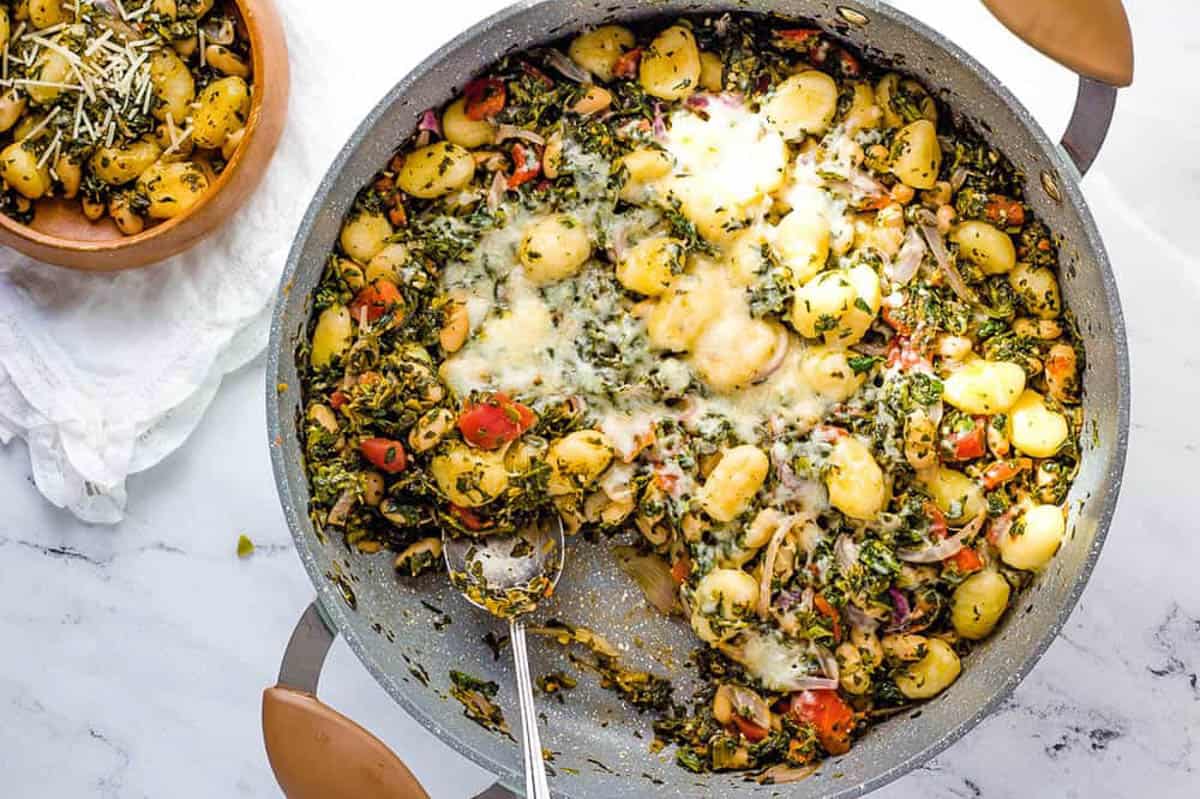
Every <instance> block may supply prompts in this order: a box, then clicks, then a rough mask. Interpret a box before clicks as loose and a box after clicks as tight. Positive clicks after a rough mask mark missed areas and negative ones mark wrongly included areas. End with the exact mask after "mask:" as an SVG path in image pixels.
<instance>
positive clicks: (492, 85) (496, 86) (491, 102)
mask: <svg viewBox="0 0 1200 799" xmlns="http://www.w3.org/2000/svg"><path fill="white" fill-rule="evenodd" d="M507 94H508V92H507V90H506V89H505V88H504V81H502V80H500V79H499V78H476V79H475V80H473V81H471V82H470V83H468V84H467V85H466V87H464V88H463V97H464V100H465V101H464V103H463V110H464V111H465V112H466V114H467V119H471V120H474V121H476V122H478V121H479V120H481V119H491V118H492V117H494V116H496V114H499V113H500V112H501V111H503V110H504V102H505V100H506V98H507Z"/></svg>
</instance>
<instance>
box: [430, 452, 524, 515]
mask: <svg viewBox="0 0 1200 799" xmlns="http://www.w3.org/2000/svg"><path fill="white" fill-rule="evenodd" d="M429 473H430V474H431V475H433V479H434V480H435V481H437V486H438V489H439V490H440V491H441V492H442V493H443V494H445V495H446V498H447V499H448V500H450V501H451V502H453V503H454V504H455V505H458V506H459V507H462V508H477V507H479V506H480V505H486V504H487V503H489V502H491V501H492V500H494V499H496V498H497V497H499V496H500V495H501V494H502V493H504V490H505V489H506V488H508V471H507V470H506V469H505V468H504V455H503V454H502V453H499V452H485V451H483V450H479V449H475V448H474V447H468V446H465V445H463V444H461V443H456V444H451V445H448V446H447V447H445V448H444V449H442V450H441V451H440V452H438V454H437V455H435V456H434V458H433V460H431V461H430V462H429Z"/></svg>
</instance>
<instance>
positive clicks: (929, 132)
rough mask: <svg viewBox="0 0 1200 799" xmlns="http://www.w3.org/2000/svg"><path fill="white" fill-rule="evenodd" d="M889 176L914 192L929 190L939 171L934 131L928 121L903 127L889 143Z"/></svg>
mask: <svg viewBox="0 0 1200 799" xmlns="http://www.w3.org/2000/svg"><path fill="white" fill-rule="evenodd" d="M891 157H892V174H893V175H895V176H896V177H898V178H900V180H902V181H904V183H905V185H907V186H911V187H912V188H914V189H932V188H933V184H935V183H936V182H937V179H938V171H939V170H940V169H941V168H942V147H941V145H940V144H938V140H937V129H936V128H934V126H933V123H932V122H930V121H929V120H927V119H918V120H917V121H916V122H910V123H909V124H908V125H905V126H904V128H903V129H901V130H900V132H899V133H897V134H896V138H895V139H893V140H892V152H891Z"/></svg>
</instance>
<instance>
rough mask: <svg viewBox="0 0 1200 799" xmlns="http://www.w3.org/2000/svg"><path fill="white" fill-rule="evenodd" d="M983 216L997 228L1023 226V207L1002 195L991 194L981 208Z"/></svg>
mask: <svg viewBox="0 0 1200 799" xmlns="http://www.w3.org/2000/svg"><path fill="white" fill-rule="evenodd" d="M983 215H984V216H985V217H986V218H987V220H988V221H989V222H991V223H992V224H994V225H997V226H999V227H1020V226H1021V225H1023V224H1025V207H1024V206H1023V205H1021V203H1019V202H1017V201H1016V200H1014V199H1011V198H1009V197H1005V196H1004V195H1003V194H991V195H989V196H988V201H987V204H986V205H984V207H983Z"/></svg>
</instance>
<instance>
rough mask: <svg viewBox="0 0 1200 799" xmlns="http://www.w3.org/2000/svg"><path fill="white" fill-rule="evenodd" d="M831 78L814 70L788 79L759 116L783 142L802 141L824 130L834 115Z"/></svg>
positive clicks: (834, 103) (835, 107) (777, 89)
mask: <svg viewBox="0 0 1200 799" xmlns="http://www.w3.org/2000/svg"><path fill="white" fill-rule="evenodd" d="M837 98H838V90H837V84H836V83H834V82H833V78H831V77H829V76H828V75H826V74H825V73H824V72H818V71H817V70H815V69H810V70H806V71H804V72H801V73H799V74H797V75H792V76H791V77H790V78H787V79H786V80H784V81H783V83H781V84H779V86H778V87H776V89H775V91H774V92H773V93H772V94H771V95H770V96H769V97H768V98H767V101H766V102H765V103H764V104H763V115H764V116H765V117H766V119H767V123H768V124H770V125H771V126H773V127H774V128H775V129H776V130H777V131H779V134H780V135H781V136H783V137H784V138H785V139H789V140H795V139H802V138H804V137H805V136H807V135H809V134H814V135H819V134H821V133H824V132H825V131H826V129H828V127H829V124H830V123H831V122H832V121H833V115H834V113H835V112H836V111H837Z"/></svg>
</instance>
